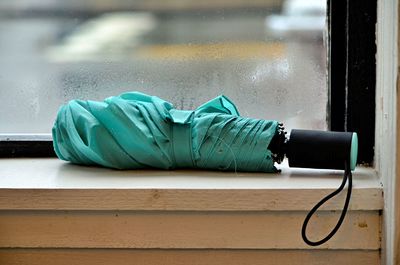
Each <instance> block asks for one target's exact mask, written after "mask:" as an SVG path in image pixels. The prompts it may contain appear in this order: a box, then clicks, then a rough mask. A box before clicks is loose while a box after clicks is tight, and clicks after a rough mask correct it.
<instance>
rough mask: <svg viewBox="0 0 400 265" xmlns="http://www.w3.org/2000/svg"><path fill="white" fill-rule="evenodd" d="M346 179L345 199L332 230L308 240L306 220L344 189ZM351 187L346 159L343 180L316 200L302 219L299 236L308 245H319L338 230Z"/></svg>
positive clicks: (348, 165) (349, 171) (349, 170)
mask: <svg viewBox="0 0 400 265" xmlns="http://www.w3.org/2000/svg"><path fill="white" fill-rule="evenodd" d="M347 180H348V181H349V184H348V187H347V195H346V200H345V202H344V206H343V210H342V213H341V215H340V218H339V220H338V222H337V223H336V226H335V227H334V228H333V229H332V231H331V232H330V233H329V234H328V235H327V236H326V237H325V238H323V239H321V240H319V241H311V240H309V239H308V238H307V234H306V229H307V225H308V222H309V221H310V219H311V217H312V216H313V215H314V213H315V212H316V211H317V210H318V209H319V207H321V206H322V205H323V204H324V203H325V202H327V201H328V200H330V199H331V198H333V197H334V196H336V195H338V194H339V193H340V192H341V191H342V190H343V189H344V187H345V185H346V182H347ZM351 189H352V174H351V169H350V164H349V162H348V161H346V162H345V171H344V176H343V181H342V184H341V185H340V187H339V188H338V189H337V190H335V191H334V192H332V193H331V194H329V195H328V196H326V197H325V198H323V199H322V200H321V201H320V202H318V203H317V204H316V205H315V206H314V207H313V208H312V209H311V211H310V212H309V213H308V214H307V216H306V218H305V219H304V223H303V226H302V228H301V236H302V238H303V240H304V242H306V243H307V244H308V245H310V246H319V245H321V244H323V243H325V242H326V241H328V240H329V239H331V237H333V236H334V235H335V234H336V232H337V231H338V230H339V228H340V226H341V224H342V223H343V220H344V217H345V216H346V213H347V208H348V207H349V203H350V197H351Z"/></svg>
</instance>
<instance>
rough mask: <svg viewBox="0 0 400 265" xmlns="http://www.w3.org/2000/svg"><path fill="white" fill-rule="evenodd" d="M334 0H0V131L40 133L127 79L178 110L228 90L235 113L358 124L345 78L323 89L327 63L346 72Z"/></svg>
mask: <svg viewBox="0 0 400 265" xmlns="http://www.w3.org/2000/svg"><path fill="white" fill-rule="evenodd" d="M349 2H350V1H349ZM374 4H375V6H376V3H374ZM335 5H338V6H339V4H336V3H335ZM341 5H342V6H339V7H338V6H334V4H333V1H331V2H329V3H328V4H327V3H326V1H324V0H313V1H309V0H268V1H256V0H251V1H233V2H232V1H226V0H218V1H201V2H198V1H172V0H170V1H156V0H152V1H134V2H131V1H98V0H97V1H96V0H91V1H85V2H82V1H61V0H51V1H45V2H43V1H38V0H28V1H21V0H19V1H7V2H4V3H0V21H1V22H0V40H1V41H0V62H1V64H0V65H1V66H0V67H1V74H0V87H1V90H0V98H1V99H2V105H1V107H0V113H1V115H0V125H1V126H0V134H3V135H7V136H5V137H3V138H2V140H4V139H12V138H13V137H11V136H9V135H10V134H30V135H32V134H33V135H36V136H37V135H39V134H49V133H50V130H51V127H52V123H53V121H54V118H55V115H56V112H57V109H58V107H59V106H60V105H61V104H63V103H65V102H66V101H68V100H70V99H74V98H80V99H92V100H102V99H104V98H105V97H108V96H112V95H117V94H119V93H122V92H125V91H130V90H139V91H142V92H144V93H148V94H153V95H157V96H159V97H162V98H164V99H167V100H169V101H171V102H172V103H174V105H175V106H176V107H177V108H182V109H193V108H196V107H197V106H198V105H200V104H201V103H203V102H205V101H207V100H209V99H210V98H212V97H214V96H217V95H219V94H225V95H226V96H228V97H230V98H231V99H232V100H233V101H234V102H235V103H236V104H237V105H238V107H239V110H240V111H241V114H242V115H243V116H249V117H254V118H262V119H275V120H279V121H282V122H283V123H284V124H285V126H286V127H287V128H290V129H291V128H308V129H321V130H325V129H329V128H332V129H335V130H344V129H353V130H356V129H357V127H354V128H352V127H351V126H350V127H349V126H347V127H344V125H342V127H340V126H339V125H337V124H340V123H341V124H343V121H345V120H347V119H345V118H344V116H345V115H348V114H349V113H350V112H347V111H348V108H345V107H346V106H347V105H346V104H347V103H344V102H348V101H347V100H348V98H347V96H345V97H342V96H341V95H342V94H343V95H345V94H346V93H347V92H346V91H348V90H346V89H345V87H347V84H345V83H341V84H340V85H339V86H338V87H339V89H337V88H336V86H333V85H332V86H331V87H330V88H329V86H328V80H327V78H326V75H327V74H326V73H327V71H328V68H327V64H328V63H332V69H331V70H332V73H333V74H332V75H331V79H332V80H341V78H342V77H343V80H344V78H345V75H346V73H342V72H340V71H338V70H337V69H338V68H340V67H342V68H343V64H346V63H348V60H345V61H340V62H337V61H335V60H336V59H337V58H339V56H335V54H338V53H339V52H338V49H337V48H336V47H337V46H339V43H343V42H342V41H343V40H345V37H343V36H341V37H340V36H339V37H337V36H338V35H339V34H340V33H342V34H343V33H344V34H346V33H347V31H346V30H343V29H344V28H343V27H345V25H344V24H343V19H346V16H343V19H340V17H339V16H342V15H343V14H346V12H345V11H346V8H347V6H346V4H341ZM352 5H353V4H352ZM354 5H355V4H354ZM371 5H373V4H371ZM327 6H329V7H330V8H329V10H328V12H329V13H330V16H328V17H329V18H331V20H328V22H329V23H326V22H327V19H326V18H327V10H326V9H327ZM358 8H360V7H358ZM375 8H376V7H375ZM339 9H340V10H339ZM334 10H338V11H335V12H334ZM336 14H337V15H336ZM339 21H341V22H342V24H340V23H338V22H339ZM331 22H332V23H331ZM330 23H331V24H330ZM328 24H329V25H331V26H332V28H331V29H330V31H331V33H332V34H331V35H329V34H327V33H328V31H327V28H328V27H327V25H328ZM339 24H340V25H339ZM351 30H354V31H355V29H353V28H351ZM335 34H336V35H335ZM327 36H330V37H331V40H332V42H331V43H333V42H335V43H337V44H338V45H337V46H335V47H332V46H330V47H329V48H330V49H329V51H330V52H331V55H332V56H331V61H329V62H328V61H327V59H326V58H327V53H326V51H327V48H328V47H327V45H325V43H327V39H328V38H327ZM345 36H347V35H345ZM340 38H341V39H340ZM346 41H347V39H346ZM335 45H336V44H335ZM347 48H348V47H347V46H344V47H343V49H342V51H341V52H343V53H344V54H345V52H346V51H347ZM362 56H363V55H362ZM336 75H337V76H339V77H337V76H336ZM332 84H333V83H332ZM341 89H343V91H339V90H341ZM371 89H372V88H371ZM342 92H343V93H342ZM338 95H339V96H338ZM346 95H347V94H346ZM338 102H339V103H338ZM335 108H338V109H340V110H336V109H335ZM344 109H346V112H345V111H344ZM342 112H343V115H342V116H340V115H339V116H338V115H336V114H337V113H342ZM346 117H347V116H346ZM340 120H341V121H340ZM331 121H332V123H334V124H332V123H331ZM10 137H11V138H10ZM19 137H21V136H19ZM23 138H24V136H23ZM25 138H29V139H25ZM25 138H24V139H22V140H24V141H25V144H23V146H29V145H30V144H31V143H32V142H31V141H28V140H31V139H32V138H30V136H29V137H25ZM360 138H361V137H360ZM361 139H362V138H361ZM361 139H360V140H361ZM20 140H21V139H20ZM39 140H40V139H39ZM41 141H42V142H43V143H46V140H43V139H42V140H41ZM20 143H21V141H20ZM35 143H38V141H35ZM48 146H51V145H48ZM372 146H373V143H372ZM19 148H22V147H21V146H20V147H19ZM14 151H15V150H14ZM367 162H370V161H367Z"/></svg>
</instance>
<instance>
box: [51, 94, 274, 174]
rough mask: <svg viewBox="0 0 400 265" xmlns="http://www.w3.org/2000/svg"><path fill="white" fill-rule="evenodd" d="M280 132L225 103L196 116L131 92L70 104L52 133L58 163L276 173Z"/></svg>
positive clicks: (225, 100)
mask: <svg viewBox="0 0 400 265" xmlns="http://www.w3.org/2000/svg"><path fill="white" fill-rule="evenodd" d="M278 131H279V124H278V122H277V121H268V120H259V119H250V118H244V117H241V116H240V115H239V112H238V110H237V109H236V106H235V104H234V103H233V102H231V101H230V100H229V99H228V98H227V97H225V96H219V97H216V98H214V99H212V100H210V101H209V102H207V103H205V104H203V105H201V106H200V107H198V108H197V109H196V110H190V111H189V110H178V109H175V108H174V106H173V105H172V104H171V103H169V102H167V101H165V100H163V99H160V98H158V97H155V96H149V95H146V94H143V93H139V92H129V93H124V94H122V95H120V96H116V97H110V98H107V99H105V100H104V101H103V102H98V101H90V100H88V101H83V100H72V101H70V102H68V103H67V104H66V105H64V106H62V107H61V108H60V110H59V112H58V115H57V119H56V121H55V124H54V127H53V130H52V133H53V141H54V149H55V152H56V154H57V156H58V157H59V158H61V159H63V160H67V161H71V162H72V163H76V164H84V165H101V166H105V167H110V168H116V169H141V168H161V169H175V168H202V169H213V170H228V171H234V170H235V171H253V172H255V171H259V172H276V171H277V169H276V168H275V167H274V159H273V154H272V152H271V150H270V149H268V147H269V146H270V143H271V140H272V138H273V137H274V136H275V135H276V134H277V132H278Z"/></svg>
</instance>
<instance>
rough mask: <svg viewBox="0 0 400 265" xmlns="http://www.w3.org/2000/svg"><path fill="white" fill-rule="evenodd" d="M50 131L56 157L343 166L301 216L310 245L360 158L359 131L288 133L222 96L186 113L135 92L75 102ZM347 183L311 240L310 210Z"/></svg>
mask: <svg viewBox="0 0 400 265" xmlns="http://www.w3.org/2000/svg"><path fill="white" fill-rule="evenodd" d="M52 133H53V144H54V149H55V152H56V154H57V156H58V157H59V158H61V159H63V160H67V161H71V162H72V163H76V164H85V165H102V166H105V167H110V168H117V169H139V168H162V169H174V168H203V169H213V170H235V171H253V172H255V171H258V172H277V169H276V168H275V166H274V162H278V163H279V162H281V161H282V159H283V157H284V155H285V154H286V156H287V157H288V161H289V166H293V167H310V168H331V169H343V170H345V174H344V176H343V181H342V184H341V185H340V187H339V188H338V189H337V190H335V191H333V192H332V193H331V194H328V195H327V196H326V197H325V198H323V199H322V200H321V201H320V202H319V203H317V204H316V205H315V206H314V207H313V208H312V209H311V211H310V212H309V213H308V215H307V216H306V218H305V220H304V223H303V226H302V230H301V235H302V238H303V240H304V241H305V242H306V243H307V244H309V245H311V246H318V245H321V244H323V243H325V242H326V241H328V240H329V239H330V238H331V237H332V236H333V235H334V234H335V233H336V232H337V231H338V229H339V227H340V226H341V224H342V222H343V220H344V217H345V215H346V211H347V208H348V205H349V202H350V196H351V188H352V174H351V170H354V168H355V165H356V161H357V134H356V133H349V132H321V131H309V130H292V133H291V135H290V139H286V137H285V132H284V131H283V127H282V125H281V124H280V123H278V122H277V121H269V120H259V119H250V118H244V117H241V116H240V115H239V112H238V110H237V109H236V106H235V105H234V104H233V103H232V102H231V101H230V100H229V99H228V98H227V97H225V96H219V97H216V98H214V99H213V100H211V101H209V102H207V103H205V104H203V105H201V106H200V107H198V108H197V109H196V110H191V111H189V110H177V109H175V108H174V106H173V105H172V104H171V103H169V102H167V101H165V100H162V99H160V98H158V97H154V96H149V95H146V94H142V93H138V92H130V93H125V94H122V95H120V96H117V97H110V98H107V99H105V100H104V102H97V101H83V100H72V101H70V102H69V103H68V104H66V105H64V106H62V107H61V108H60V110H59V112H58V115H57V119H56V121H55V124H54V127H53V130H52ZM346 182H348V191H347V195H346V200H345V204H344V207H343V211H342V214H341V215H340V218H339V220H338V222H337V224H336V225H335V227H334V228H333V230H332V231H331V232H330V233H329V234H328V235H327V236H326V237H324V238H323V239H321V240H319V241H311V240H309V239H308V237H307V235H306V228H307V225H308V222H309V220H310V218H311V216H312V215H313V214H314V213H315V212H316V211H317V210H318V208H319V207H321V206H322V205H323V204H324V203H325V202H326V201H328V200H329V199H331V198H332V197H334V196H336V195H337V194H339V193H340V192H341V191H342V190H343V189H344V187H345V185H346Z"/></svg>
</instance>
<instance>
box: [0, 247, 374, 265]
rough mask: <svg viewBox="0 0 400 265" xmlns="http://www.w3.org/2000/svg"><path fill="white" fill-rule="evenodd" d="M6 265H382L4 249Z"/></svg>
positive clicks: (338, 256) (367, 256) (306, 256)
mask: <svg viewBox="0 0 400 265" xmlns="http://www.w3.org/2000/svg"><path fill="white" fill-rule="evenodd" d="M0 263H1V264H2V265H25V264H26V265H47V264H49V265H55V264H56V265H71V264H73V265H128V264H129V265H133V264H143V265H159V264H163V265H187V264H191V265H227V264H229V265H245V264H251V265H276V264H279V265H301V264H307V265H308V264H313V265H331V264H335V265H378V264H379V251H362V250H354V251H345V250H313V251H311V250H105V249H98V250H93V249H61V250H54V249H40V250H38V249H3V250H0Z"/></svg>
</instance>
